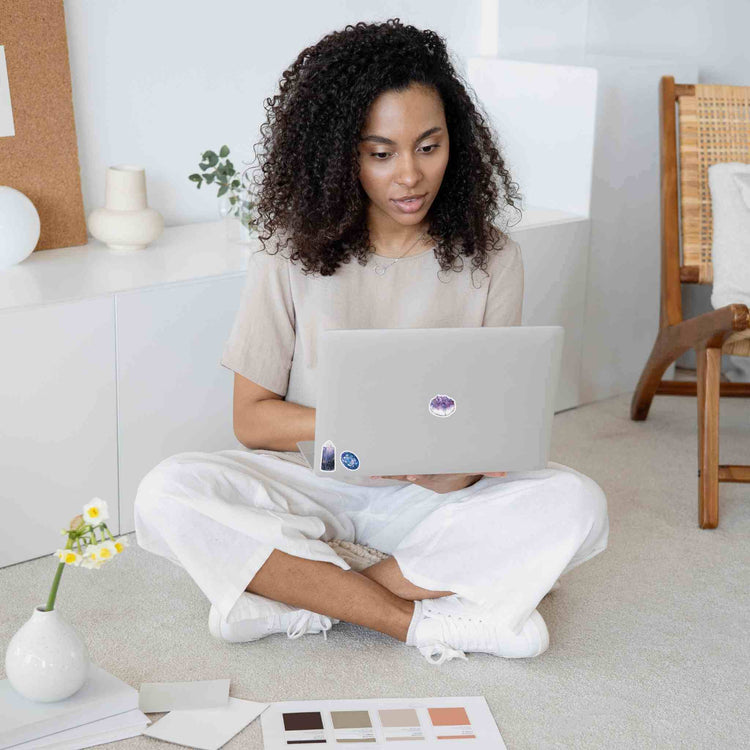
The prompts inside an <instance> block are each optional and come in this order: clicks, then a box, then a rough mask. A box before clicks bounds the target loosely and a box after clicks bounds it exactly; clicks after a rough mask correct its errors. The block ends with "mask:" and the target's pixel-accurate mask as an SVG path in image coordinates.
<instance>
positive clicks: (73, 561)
mask: <svg viewBox="0 0 750 750" xmlns="http://www.w3.org/2000/svg"><path fill="white" fill-rule="evenodd" d="M55 555H57V559H58V560H60V562H64V563H65V564H66V565H74V566H78V565H80V564H81V556H80V555H79V554H78V553H77V552H76V551H75V550H72V549H58V550H56V551H55Z"/></svg>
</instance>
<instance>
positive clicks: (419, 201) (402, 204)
mask: <svg viewBox="0 0 750 750" xmlns="http://www.w3.org/2000/svg"><path fill="white" fill-rule="evenodd" d="M426 199H427V195H426V194H425V195H423V196H422V197H421V198H415V199H413V200H409V201H397V200H393V199H392V202H393V205H394V206H396V208H398V210H399V211H401V212H402V213H405V214H413V213H416V212H417V211H419V209H420V208H422V206H423V205H424V202H425V200H426Z"/></svg>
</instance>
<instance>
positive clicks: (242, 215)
mask: <svg viewBox="0 0 750 750" xmlns="http://www.w3.org/2000/svg"><path fill="white" fill-rule="evenodd" d="M228 156H229V146H222V147H221V149H219V153H218V154H217V153H216V152H215V151H204V152H203V154H201V162H200V164H199V165H198V168H199V169H200V170H201V171H200V173H198V172H196V173H194V174H191V175H190V176H189V177H188V179H189V180H191V181H192V182H194V183H196V186H197V187H198V189H200V187H201V185H202V184H203V183H204V182H205V183H206V184H207V185H213V184H215V185H217V186H218V187H219V190H218V192H217V194H216V197H217V198H219V199H220V201H219V215H220V216H221V217H222V218H226V217H229V216H233V217H236V218H237V219H238V220H239V225H240V236H239V241H240V242H248V241H249V240H250V238H251V236H252V235H253V234H254V233H255V232H256V231H257V216H256V213H255V207H256V205H257V201H256V199H255V196H254V194H253V190H252V185H251V184H250V182H249V180H248V177H247V172H248V170H247V169H246V170H244V171H243V172H241V173H240V172H237V170H236V169H235V168H234V164H232V162H231V161H230V160H229V159H228V158H227V157H228ZM248 169H249V168H248ZM227 233H228V236H229V237H230V239H235V240H236V239H237V233H236V230H235V227H234V226H233V225H230V224H227Z"/></svg>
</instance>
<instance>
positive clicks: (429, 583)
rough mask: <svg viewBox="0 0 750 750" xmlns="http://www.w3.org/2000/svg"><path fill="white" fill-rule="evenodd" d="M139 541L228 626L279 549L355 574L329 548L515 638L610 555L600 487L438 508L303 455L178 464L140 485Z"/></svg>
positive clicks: (557, 470)
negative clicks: (450, 597) (360, 549)
mask: <svg viewBox="0 0 750 750" xmlns="http://www.w3.org/2000/svg"><path fill="white" fill-rule="evenodd" d="M135 531H136V540H137V542H138V544H139V545H140V546H141V547H142V548H143V549H145V550H148V551H149V552H153V553H154V554H157V555H160V556H162V557H165V558H167V559H168V560H171V561H172V562H173V563H176V564H177V565H179V566H181V567H183V568H184V569H185V570H186V571H187V573H188V574H189V575H190V576H191V577H192V578H193V580H194V581H195V582H196V584H197V585H198V586H199V587H200V589H201V591H203V593H204V594H205V595H206V597H207V598H208V599H209V601H210V602H211V603H212V604H213V605H214V606H215V607H216V608H217V609H218V611H219V612H220V613H221V615H222V616H224V617H226V616H227V615H228V613H229V611H230V610H231V609H232V607H233V606H234V604H235V603H236V602H237V600H238V599H239V597H240V595H241V594H242V593H243V592H244V591H245V588H246V587H247V585H248V584H249V583H250V581H251V580H252V578H253V577H254V576H255V574H256V573H257V571H258V570H259V568H260V567H261V566H262V565H263V563H264V562H265V561H266V559H267V558H268V556H269V555H270V554H271V552H272V551H273V550H274V549H279V550H281V551H283V552H286V553H288V554H290V555H295V556H297V557H302V558H306V559H309V560H323V561H326V562H331V563H333V564H334V565H338V566H339V567H341V568H343V569H345V570H347V569H349V567H350V566H349V565H348V564H347V563H346V562H345V561H344V560H343V559H342V558H340V557H339V556H338V555H337V554H336V553H335V552H334V551H333V550H332V549H331V547H330V546H329V545H327V544H326V543H325V542H326V541H328V540H331V539H342V540H345V541H350V542H355V543H359V544H365V545H368V546H370V547H375V548H376V549H378V550H380V551H381V552H385V553H387V554H389V555H392V556H393V557H394V558H395V560H396V562H397V563H398V566H399V568H400V569H401V572H402V574H403V576H404V577H405V578H406V579H407V580H409V581H411V582H412V583H413V584H415V585H416V586H420V587H422V588H425V589H430V590H437V591H452V592H454V593H455V594H458V596H459V597H461V598H464V599H466V600H468V601H469V602H471V603H475V604H479V605H481V606H485V607H487V608H491V609H492V610H493V612H494V613H495V615H496V617H498V618H499V619H500V620H501V621H503V622H504V623H505V624H507V626H508V627H510V628H511V629H512V630H514V631H515V632H516V633H518V632H520V630H521V628H522V627H523V624H524V622H525V621H526V619H527V618H528V617H529V615H530V614H531V613H532V612H533V611H534V609H535V608H536V606H537V604H538V603H539V601H540V600H541V599H542V597H543V596H544V595H545V594H546V593H547V592H548V591H549V590H550V588H551V587H552V585H553V584H554V583H555V581H556V580H557V579H558V578H559V577H560V576H561V575H562V574H563V573H566V572H568V571H569V570H571V569H572V568H575V567H576V566H577V565H580V564H581V563H583V562H585V561H586V560H588V559H590V558H591V557H593V556H594V555H597V554H598V553H599V552H601V551H602V550H604V549H605V548H606V546H607V538H608V534H609V519H608V516H607V501H606V498H605V496H604V493H603V492H602V490H601V488H600V487H599V485H598V484H596V482H594V481H593V480H592V479H590V478H589V477H587V476H585V475H583V474H581V473H580V472H577V471H575V470H574V469H571V468H569V467H567V466H563V465H561V464H557V463H552V462H550V463H549V464H548V468H546V469H542V470H538V471H529V472H509V473H508V475H507V476H506V477H483V478H482V479H480V480H479V481H478V482H476V483H475V484H474V485H472V486H471V487H467V488H466V489H463V490H455V491H453V492H447V493H444V494H440V493H437V492H433V491H432V490H428V489H425V488H424V487H420V486H418V485H415V484H412V483H411V482H403V483H399V484H397V485H390V486H380V487H362V486H357V485H351V484H348V483H346V482H341V481H338V480H334V479H329V478H327V477H319V476H317V475H315V474H314V473H313V471H312V470H311V469H310V468H308V466H307V465H306V464H304V463H303V459H302V458H301V457H299V459H297V458H295V457H294V454H291V453H283V452H277V451H265V450H256V451H249V450H225V451H218V452H214V453H203V452H190V453H178V454H177V455H174V456H171V457H170V458H167V459H165V460H164V461H162V462H161V463H159V464H158V465H157V466H156V467H154V468H153V469H152V470H151V471H150V472H149V473H148V474H147V475H146V476H145V477H144V478H143V480H142V481H141V483H140V485H139V487H138V493H137V495H136V500H135Z"/></svg>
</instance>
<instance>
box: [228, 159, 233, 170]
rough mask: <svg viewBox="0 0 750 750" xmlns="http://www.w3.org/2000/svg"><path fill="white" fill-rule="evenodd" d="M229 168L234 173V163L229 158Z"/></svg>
mask: <svg viewBox="0 0 750 750" xmlns="http://www.w3.org/2000/svg"><path fill="white" fill-rule="evenodd" d="M227 170H228V171H230V172H231V173H232V174H234V164H232V162H231V161H229V159H227Z"/></svg>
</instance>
